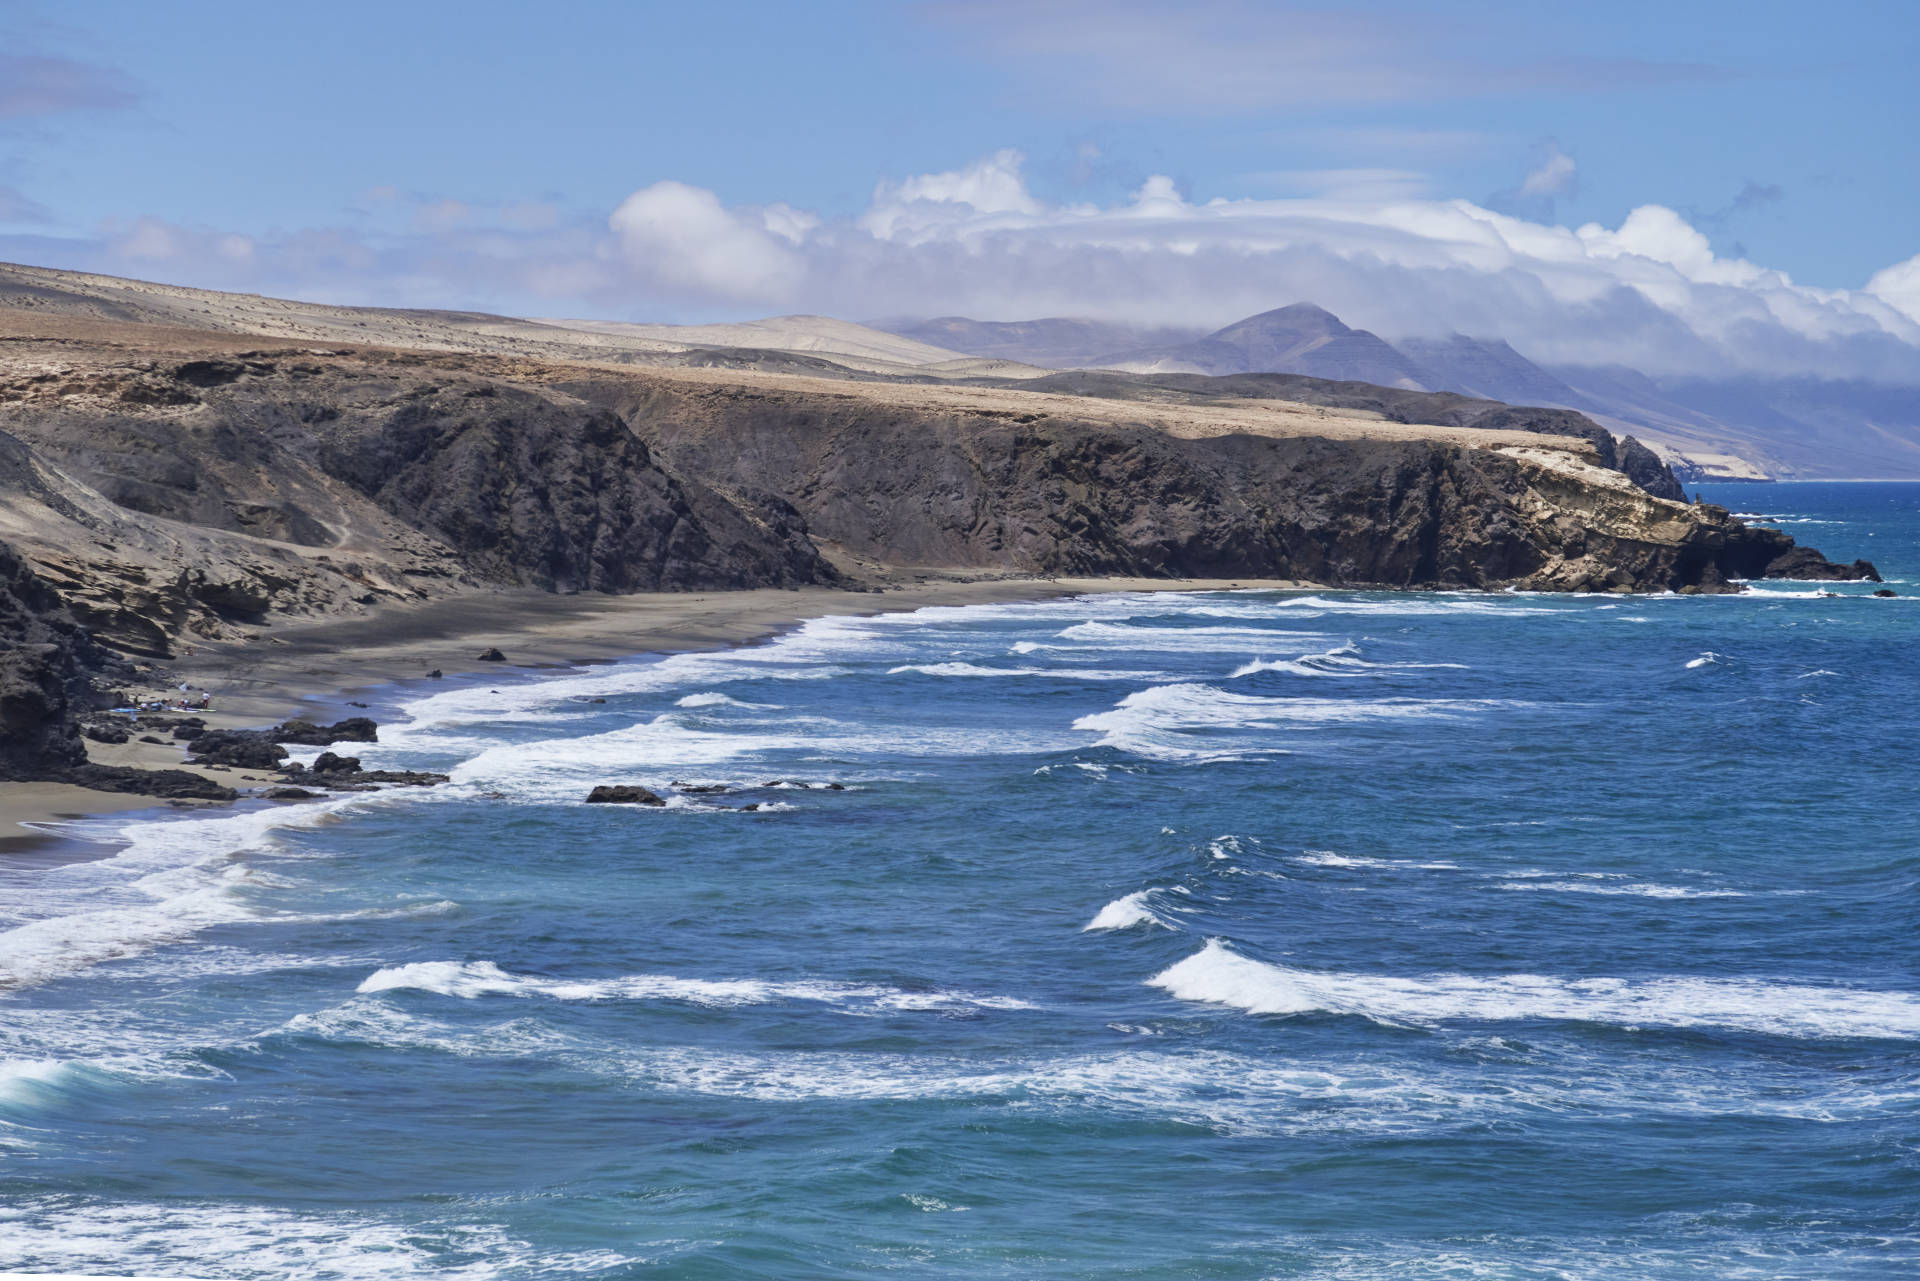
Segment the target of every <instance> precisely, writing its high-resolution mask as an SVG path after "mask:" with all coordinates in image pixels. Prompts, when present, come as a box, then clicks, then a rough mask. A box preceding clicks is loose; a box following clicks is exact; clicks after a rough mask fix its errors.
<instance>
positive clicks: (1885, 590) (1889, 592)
mask: <svg viewBox="0 0 1920 1281" xmlns="http://www.w3.org/2000/svg"><path fill="white" fill-rule="evenodd" d="M1899 594H1900V593H1899V592H1896V591H1894V590H1893V588H1891V587H1882V588H1880V589H1879V590H1877V591H1875V592H1874V595H1875V596H1879V597H1883V598H1885V597H1892V596H1898V595H1899Z"/></svg>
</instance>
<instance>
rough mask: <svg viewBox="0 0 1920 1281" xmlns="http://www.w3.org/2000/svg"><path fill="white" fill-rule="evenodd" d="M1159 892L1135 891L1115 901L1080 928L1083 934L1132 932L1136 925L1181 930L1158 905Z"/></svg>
mask: <svg viewBox="0 0 1920 1281" xmlns="http://www.w3.org/2000/svg"><path fill="white" fill-rule="evenodd" d="M1160 892H1161V891H1159V890H1152V889H1148V890H1135V891H1134V892H1133V893H1131V894H1128V895H1124V896H1123V897H1121V898H1117V899H1115V900H1113V902H1111V903H1109V904H1107V905H1106V906H1105V907H1103V908H1101V909H1100V911H1099V912H1098V913H1096V914H1095V915H1094V918H1093V919H1092V920H1091V921H1088V922H1087V923H1086V924H1085V925H1083V926H1081V927H1080V932H1081V933H1082V934H1085V933H1087V932H1088V931H1090V930H1130V929H1132V928H1133V927H1134V926H1136V925H1157V926H1159V927H1160V928H1161V929H1163V930H1174V929H1178V928H1180V927H1179V926H1177V925H1175V924H1174V923H1173V922H1172V921H1169V920H1168V919H1167V918H1166V915H1165V913H1164V912H1163V911H1162V909H1161V908H1159V907H1158V906H1157V905H1156V902H1155V896H1156V895H1158V894H1159V893H1160Z"/></svg>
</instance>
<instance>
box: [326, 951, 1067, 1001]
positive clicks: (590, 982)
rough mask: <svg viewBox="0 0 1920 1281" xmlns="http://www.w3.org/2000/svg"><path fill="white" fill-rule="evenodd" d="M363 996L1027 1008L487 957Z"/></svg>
mask: <svg viewBox="0 0 1920 1281" xmlns="http://www.w3.org/2000/svg"><path fill="white" fill-rule="evenodd" d="M357 990H358V991H360V992H361V993H363V994H370V993H375V992H393V991H400V990H413V991H420V992H435V993H438V994H440V995H442V996H453V997H460V998H463V999H466V1000H473V999H475V998H478V997H483V996H515V997H536V996H538V997H547V998H549V999H552V1000H556V1001H660V1000H664V1001H687V1002H690V1003H692V1004H695V1005H708V1006H742V1005H771V1004H775V1003H778V1002H782V1001H818V1002H823V1003H826V1004H830V1005H838V1006H844V1007H848V1009H849V1010H850V1011H852V1012H872V1011H876V1010H889V1011H892V1010H952V1009H981V1010H1031V1009H1036V1008H1038V1007H1036V1006H1034V1005H1033V1004H1032V1003H1031V1002H1028V1001H1022V1000H1019V999H1017V998H1014V997H1010V996H973V995H970V994H968V993H964V992H942V991H931V992H909V991H904V990H902V989H899V988H891V987H881V986H877V985H874V984H849V983H830V982H820V981H802V982H779V981H772V980H765V979H683V978H675V977H673V976H671V975H666V974H628V975H622V976H619V977H616V978H604V979H550V978H541V977H538V976H536V975H531V974H512V973H509V972H507V971H506V970H503V969H501V968H500V967H499V966H498V965H496V964H494V963H493V962H492V961H414V962H412V963H410V964H406V965H393V966H388V967H386V968H385V969H381V970H376V971H375V972H374V973H373V974H371V975H369V976H368V977H367V978H366V979H365V980H364V981H362V982H361V984H360V986H359V988H358V989H357Z"/></svg>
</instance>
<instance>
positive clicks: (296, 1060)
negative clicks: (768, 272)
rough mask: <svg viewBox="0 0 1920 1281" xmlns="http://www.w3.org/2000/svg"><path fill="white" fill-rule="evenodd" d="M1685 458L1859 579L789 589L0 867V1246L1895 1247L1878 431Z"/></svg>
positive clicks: (1711, 1254)
mask: <svg viewBox="0 0 1920 1281" xmlns="http://www.w3.org/2000/svg"><path fill="white" fill-rule="evenodd" d="M1707 495H1708V497H1709V498H1710V499H1715V500H1719V501H1724V502H1727V503H1729V504H1730V505H1733V506H1735V507H1736V509H1738V510H1744V511H1749V512H1754V513H1756V514H1759V515H1762V516H1765V517H1767V518H1769V519H1771V520H1774V521H1777V522H1778V523H1779V524H1780V527H1781V528H1784V529H1786V530H1788V531H1789V532H1791V533H1793V534H1795V535H1796V536H1798V537H1801V538H1802V539H1803V540H1804V541H1807V542H1811V543H1813V544H1814V545H1816V546H1818V547H1820V548H1822V549H1823V550H1825V551H1826V552H1828V553H1829V554H1830V555H1832V556H1834V557H1836V558H1839V559H1851V558H1852V557H1854V556H1866V557H1868V558H1870V559H1874V560H1876V561H1877V562H1878V563H1879V565H1880V567H1881V569H1882V571H1883V573H1885V574H1886V576H1887V577H1888V579H1890V580H1893V581H1892V585H1893V586H1894V587H1895V589H1896V590H1898V591H1899V592H1900V593H1901V596H1900V598H1899V599H1896V600H1891V601H1888V600H1874V599H1864V598H1862V596H1863V593H1864V592H1865V591H1866V590H1868V589H1869V588H1870V586H1871V585H1866V586H1862V585H1854V584H1845V585H1841V586H1839V587H1838V588H1837V589H1836V590H1838V591H1839V592H1841V593H1842V595H1841V596H1840V597H1838V598H1835V597H1830V596H1824V595H1821V594H1820V593H1821V591H1822V587H1821V586H1820V585H1815V584H1769V585H1766V586H1765V587H1764V588H1762V589H1760V590H1756V591H1754V592H1752V593H1750V594H1748V595H1744V596H1740V597H1720V598H1689V597H1673V596H1660V597H1648V596H1630V597H1619V596H1616V597H1586V596H1583V597H1555V596H1538V595H1512V594H1508V595H1486V594H1464V593H1454V594H1432V595H1420V594H1391V593H1374V592H1318V591H1316V592H1292V593H1271V592H1231V593H1208V594H1191V595H1188V594H1172V593H1157V594H1127V595H1107V596H1094V597H1086V598H1080V599H1071V600H1059V601H1052V602H1046V603H1039V604H1023V605H1006V606H983V607H977V608H968V609H927V610H921V611H919V612H917V613H908V614H898V615H891V616H883V617H877V618H869V619H858V620H855V619H828V620H822V621H819V622H815V623H811V624H808V625H806V626H804V627H801V628H799V629H798V630H796V631H794V632H791V633H789V634H787V635H785V636H783V637H781V638H779V639H777V640H774V641H772V642H770V643H767V644H763V645H759V646H754V647H749V648H743V649H739V650H733V651H728V652H724V653H714V654H699V655H682V656H676V657H669V658H664V659H662V658H646V659H636V660H633V661H630V662H625V663H620V664H614V665H610V666H602V667H596V668H591V669H582V670H580V671H577V672H570V673H564V674H558V675H556V674H551V673H549V674H545V675H542V676H541V677H539V678H537V679H509V678H505V677H502V678H499V679H498V680H497V681H496V682H495V683H492V684H469V685H465V686H461V687H457V688H452V689H442V690H439V691H438V692H427V691H411V692H409V691H402V692H400V693H399V694H397V695H396V699H397V705H396V706H395V707H393V708H392V709H390V710H389V711H388V712H387V715H386V720H387V724H386V725H384V726H383V729H382V732H381V737H382V742H381V743H380V744H379V745H378V746H377V747H369V748H367V749H366V750H364V751H362V752H361V753H360V754H361V755H362V756H363V758H365V759H366V761H367V763H368V764H369V765H374V764H378V765H389V766H410V767H432V768H437V769H447V770H450V771H451V772H452V774H453V777H454V781H453V782H452V783H451V784H449V785H448V786H445V787H442V788H439V789H435V790H432V791H426V792H405V793H401V794H393V793H387V794H377V795H348V796H345V797H338V798H334V799H329V800H326V801H323V802H318V803H312V804H304V805H300V806H291V807H284V806H283V807H279V808H273V809H266V808H254V809H249V810H245V811H243V812H236V813H233V814H230V815H223V816H220V817H214V818H190V819H185V820H179V819H175V820H164V819H155V820H144V821H141V822H138V823H134V824H130V825H129V824H126V823H124V821H123V820H112V821H111V822H112V823H113V825H114V826H122V827H124V828H125V831H124V834H123V839H124V844H123V845H122V846H121V847H120V848H118V850H117V851H116V852H115V853H114V856H113V857H110V858H106V859H99V860H94V861H88V862H76V863H71V864H66V865H58V866H48V865H47V864H46V863H45V862H44V861H42V862H29V861H26V860H23V859H15V860H14V861H13V862H11V863H8V864H0V979H4V982H5V987H4V989H3V990H0V1268H12V1269H22V1270H47V1271H51V1270H64V1271H82V1272H118V1273H141V1274H147V1275H161V1276H201V1277H260V1278H268V1277H272V1278H284V1277H343V1278H360V1277H407V1276H428V1277H440V1276H457V1277H548V1276H572V1277H585V1278H599V1277H607V1278H611V1277H628V1276H659V1277H668V1278H741V1277H765V1278H830V1277H862V1276H878V1275H890V1276H901V1277H929V1278H931V1277H939V1278H945V1277H1014V1278H1024V1277H1103V1278H1104V1277H1112V1278H1163V1277H1165V1278H1173V1277H1179V1278H1265V1277H1288V1278H1291V1277H1300V1278H1323V1277H1324V1278H1376V1277H1381V1278H1384V1277H1394V1278H1483V1277H1484V1278H1542V1279H1548V1278H1550V1279H1554V1281H1563V1279H1573V1278H1680V1277H1685V1278H1743V1277H1753V1278H1776V1277H1778V1278H1864V1277H1874V1278H1880V1277H1907V1276H1912V1275H1915V1274H1916V1273H1920V974H1916V962H1920V912H1917V911H1916V902H1917V900H1916V882H1917V881H1920V795H1917V794H1916V773H1915V768H1914V767H1915V759H1914V751H1915V744H1916V742H1920V667H1916V663H1915V655H1914V648H1913V645H1914V640H1915V638H1916V634H1917V633H1916V624H1920V486H1914V485H1904V486H1902V485H1795V486H1775V487H1764V488H1755V487H1742V488H1733V487H1728V488H1726V489H1723V490H1708V491H1707ZM602 699H604V700H605V701H604V702H602V701H599V700H602ZM776 781H778V784H779V785H778V786H771V784H773V783H775V782H776ZM603 782H637V783H644V784H647V785H649V786H652V787H655V788H657V789H659V790H661V791H663V792H667V793H672V794H675V795H676V796H677V799H675V800H674V801H673V803H672V804H670V805H669V806H667V807H666V808H664V809H645V808H634V807H624V806H587V805H584V804H581V803H580V802H581V798H582V797H583V796H584V795H585V794H586V792H587V791H588V790H589V789H590V788H591V787H593V786H594V785H595V784H598V783H603ZM676 782H678V783H693V784H714V783H723V784H728V785H730V786H732V787H735V788H738V789H742V790H739V791H737V792H735V793H732V794H725V795H685V794H681V793H674V789H673V786H672V785H673V784H674V783H676ZM830 784H839V785H841V788H842V789H843V790H831V789H830V787H829V786H828V785H830ZM749 802H758V803H759V804H760V806H761V808H760V809H759V810H758V811H755V812H740V811H739V809H738V808H737V807H739V806H741V805H743V804H747V803H749Z"/></svg>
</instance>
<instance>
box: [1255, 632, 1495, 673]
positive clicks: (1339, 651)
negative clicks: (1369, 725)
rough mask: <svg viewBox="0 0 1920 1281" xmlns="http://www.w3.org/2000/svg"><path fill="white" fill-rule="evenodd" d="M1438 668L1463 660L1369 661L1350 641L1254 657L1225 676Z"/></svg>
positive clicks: (1456, 665)
mask: <svg viewBox="0 0 1920 1281" xmlns="http://www.w3.org/2000/svg"><path fill="white" fill-rule="evenodd" d="M1437 668H1452V669H1455V670H1462V671H1463V670H1465V669H1466V664H1465V663H1380V662H1370V661H1368V660H1367V659H1364V658H1362V657H1361V656H1360V647H1359V646H1358V645H1355V644H1354V643H1353V642H1352V641H1348V642H1347V643H1346V644H1344V645H1338V646H1335V647H1334V648H1332V649H1329V650H1325V651H1323V652H1321V653H1318V654H1302V655H1300V657H1298V658H1284V659H1264V658H1262V659H1255V660H1254V661H1253V662H1250V663H1244V664H1242V665H1241V666H1239V667H1237V668H1235V669H1234V670H1233V671H1232V672H1231V673H1230V674H1229V675H1228V677H1227V679H1228V680H1238V679H1240V678H1241V677H1243V676H1254V675H1257V674H1259V673H1261V672H1284V673H1286V674H1287V675H1290V676H1335V677H1355V676H1366V675H1370V674H1372V673H1376V672H1390V671H1420V670H1432V669H1437Z"/></svg>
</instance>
